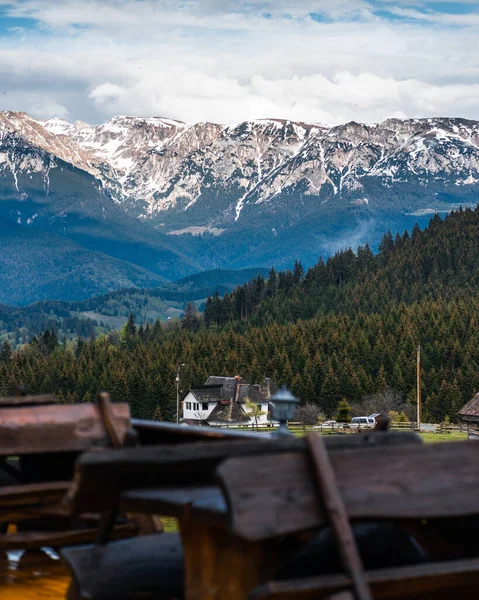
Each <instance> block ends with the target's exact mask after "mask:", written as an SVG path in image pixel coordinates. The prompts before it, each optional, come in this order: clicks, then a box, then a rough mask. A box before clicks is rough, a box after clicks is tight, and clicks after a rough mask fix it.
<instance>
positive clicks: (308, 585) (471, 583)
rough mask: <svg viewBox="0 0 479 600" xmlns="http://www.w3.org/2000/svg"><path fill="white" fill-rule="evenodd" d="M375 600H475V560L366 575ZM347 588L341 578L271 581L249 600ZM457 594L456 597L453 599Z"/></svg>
mask: <svg viewBox="0 0 479 600" xmlns="http://www.w3.org/2000/svg"><path fill="white" fill-rule="evenodd" d="M366 577H367V580H368V583H369V585H370V586H371V590H372V593H373V596H374V599H375V600H402V599H403V598H414V599H415V600H418V599H422V598H428V599H432V598H434V600H436V599H437V600H446V599H447V600H450V598H453V597H459V598H461V600H473V599H475V598H477V589H478V588H477V586H478V585H479V559H477V558H473V559H467V560H460V561H447V562H441V563H426V564H422V565H413V566H409V567H394V568H390V569H378V570H375V571H367V573H366ZM350 586H351V580H350V579H349V577H347V576H345V575H328V576H324V577H308V578H305V579H293V580H289V581H272V582H269V583H266V584H263V585H261V586H259V587H257V588H256V590H254V591H253V593H252V594H251V596H250V597H251V600H320V599H321V598H327V597H328V596H329V595H330V594H333V593H335V592H337V591H339V590H341V589H344V588H347V587H350ZM458 593H459V595H457V594H458Z"/></svg>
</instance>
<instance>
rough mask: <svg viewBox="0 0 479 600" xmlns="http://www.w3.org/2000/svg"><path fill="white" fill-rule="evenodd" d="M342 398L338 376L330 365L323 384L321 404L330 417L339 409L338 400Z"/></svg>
mask: <svg viewBox="0 0 479 600" xmlns="http://www.w3.org/2000/svg"><path fill="white" fill-rule="evenodd" d="M340 398H341V394H340V390H339V382H338V378H337V377H336V375H335V374H334V371H333V369H332V368H331V367H330V368H329V369H328V371H327V373H326V377H325V379H324V382H323V385H322V386H321V395H320V400H319V403H320V406H321V408H322V409H323V410H324V412H325V413H326V416H327V417H328V419H331V418H332V416H333V415H334V413H335V412H336V410H337V406H338V402H339V400H340Z"/></svg>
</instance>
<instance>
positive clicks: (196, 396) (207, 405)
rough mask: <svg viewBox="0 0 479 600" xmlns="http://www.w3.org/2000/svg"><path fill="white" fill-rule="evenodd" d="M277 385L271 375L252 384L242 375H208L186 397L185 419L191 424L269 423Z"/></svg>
mask: <svg viewBox="0 0 479 600" xmlns="http://www.w3.org/2000/svg"><path fill="white" fill-rule="evenodd" d="M276 389H277V387H276V386H275V385H274V383H273V382H272V381H271V380H270V379H265V381H264V382H263V384H261V385H260V384H255V385H251V384H249V383H247V382H246V381H245V380H244V379H242V378H241V377H239V376H236V377H214V376H213V377H212V376H210V377H208V379H207V380H206V383H205V384H204V385H201V386H198V387H195V388H191V389H190V390H189V391H188V393H187V394H186V396H185V397H184V398H183V403H182V404H183V420H184V421H186V422H187V423H189V424H199V423H203V424H208V425H225V424H230V425H248V424H251V423H254V424H258V425H261V424H265V423H268V412H269V400H270V398H271V394H272V393H274V392H275V391H276Z"/></svg>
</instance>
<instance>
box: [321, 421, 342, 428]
mask: <svg viewBox="0 0 479 600" xmlns="http://www.w3.org/2000/svg"><path fill="white" fill-rule="evenodd" d="M336 425H339V423H338V422H337V421H325V422H324V423H323V427H336Z"/></svg>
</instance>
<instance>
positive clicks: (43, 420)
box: [0, 404, 130, 456]
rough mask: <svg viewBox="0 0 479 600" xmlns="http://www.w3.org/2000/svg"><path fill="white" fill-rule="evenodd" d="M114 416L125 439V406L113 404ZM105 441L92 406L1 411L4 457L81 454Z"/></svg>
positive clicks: (0, 443) (0, 446)
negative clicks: (47, 453) (62, 453)
mask: <svg viewBox="0 0 479 600" xmlns="http://www.w3.org/2000/svg"><path fill="white" fill-rule="evenodd" d="M113 413H114V415H115V418H116V420H117V422H118V427H119V428H120V429H121V431H122V435H125V433H126V431H127V429H128V428H129V426H130V411H129V407H128V404H114V405H113ZM106 439H107V433H106V431H105V428H104V426H103V423H102V421H101V418H100V414H99V411H98V407H97V406H96V405H95V404H72V405H50V404H47V405H42V406H29V407H26V406H21V407H12V408H8V409H5V410H0V452H1V454H2V455H3V456H9V455H16V454H36V453H43V452H61V451H64V452H66V451H83V450H86V449H88V448H89V447H90V446H91V445H92V444H94V443H98V442H100V441H102V440H106Z"/></svg>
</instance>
